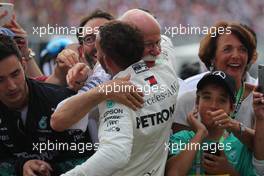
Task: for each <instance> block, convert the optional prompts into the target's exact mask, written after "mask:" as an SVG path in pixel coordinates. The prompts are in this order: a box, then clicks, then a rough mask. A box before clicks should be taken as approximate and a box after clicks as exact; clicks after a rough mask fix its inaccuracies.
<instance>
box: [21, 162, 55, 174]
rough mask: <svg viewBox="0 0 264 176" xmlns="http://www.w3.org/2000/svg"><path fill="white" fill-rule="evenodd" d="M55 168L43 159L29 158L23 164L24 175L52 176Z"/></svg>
mask: <svg viewBox="0 0 264 176" xmlns="http://www.w3.org/2000/svg"><path fill="white" fill-rule="evenodd" d="M52 171H53V169H52V168H51V166H50V165H49V164H48V163H47V162H45V161H42V160H29V161H27V162H26V163H25V164H24V166H23V176H51V173H52Z"/></svg>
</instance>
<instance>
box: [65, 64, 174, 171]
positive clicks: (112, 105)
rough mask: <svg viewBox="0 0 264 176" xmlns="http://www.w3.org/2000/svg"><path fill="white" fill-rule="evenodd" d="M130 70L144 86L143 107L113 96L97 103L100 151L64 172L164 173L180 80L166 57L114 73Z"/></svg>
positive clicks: (121, 74)
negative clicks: (121, 101)
mask: <svg viewBox="0 0 264 176" xmlns="http://www.w3.org/2000/svg"><path fill="white" fill-rule="evenodd" d="M128 74H130V75H131V82H132V83H133V84H134V85H136V86H137V87H138V88H139V89H141V90H145V91H144V94H145V96H144V100H145V103H144V107H143V108H142V109H139V110H137V111H133V110H132V109H130V108H128V107H126V106H124V105H122V104H119V103H117V102H113V101H111V100H108V101H105V102H103V103H101V104H100V105H99V111H100V125H99V142H100V146H99V149H98V151H97V152H96V153H95V154H94V155H93V156H92V157H90V158H89V159H88V160H87V161H86V162H85V163H83V164H82V165H79V166H77V167H75V168H74V169H73V170H71V171H69V172H67V173H66V174H64V176H77V175H78V176H84V175H85V176H106V175H113V176H163V175H164V170H165V164H166V160H167V156H168V150H166V144H167V143H168V139H169V135H170V132H171V125H172V122H173V120H174V116H175V113H174V112H175V107H176V99H177V94H178V89H179V85H178V80H177V78H176V77H175V72H174V70H173V69H172V67H171V64H168V61H166V60H165V61H164V62H162V63H160V64H156V65H155V67H152V68H148V67H147V66H146V64H145V62H144V61H140V62H138V63H135V64H133V65H132V66H130V67H128V68H127V69H126V70H125V71H122V72H120V73H118V74H117V75H116V76H115V77H124V76H126V75H128ZM119 88H120V87H119ZM150 89H151V91H150ZM117 91H118V90H117ZM120 91H122V90H120Z"/></svg>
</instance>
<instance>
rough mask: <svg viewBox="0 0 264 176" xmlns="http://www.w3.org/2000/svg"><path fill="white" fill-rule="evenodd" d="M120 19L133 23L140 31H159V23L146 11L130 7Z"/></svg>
mask: <svg viewBox="0 0 264 176" xmlns="http://www.w3.org/2000/svg"><path fill="white" fill-rule="evenodd" d="M120 20H121V21H124V22H127V23H130V24H133V25H135V26H136V27H137V28H138V29H139V30H140V31H141V32H142V33H153V32H157V31H158V32H159V33H160V25H159V23H158V22H157V20H156V19H155V18H154V17H153V16H152V15H151V14H150V13H148V12H145V11H143V10H139V9H132V10H128V11H127V12H125V13H124V14H123V15H122V16H121V17H120Z"/></svg>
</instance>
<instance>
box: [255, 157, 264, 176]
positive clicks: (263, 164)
mask: <svg viewBox="0 0 264 176" xmlns="http://www.w3.org/2000/svg"><path fill="white" fill-rule="evenodd" d="M252 163H253V166H254V168H255V170H256V173H257V174H258V175H264V160H257V159H256V158H255V157H254V156H253V158H252Z"/></svg>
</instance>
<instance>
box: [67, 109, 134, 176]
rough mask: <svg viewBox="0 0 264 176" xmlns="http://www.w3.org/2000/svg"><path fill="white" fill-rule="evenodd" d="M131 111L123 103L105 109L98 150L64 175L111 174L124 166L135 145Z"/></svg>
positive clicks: (101, 175) (101, 122)
mask: <svg viewBox="0 0 264 176" xmlns="http://www.w3.org/2000/svg"><path fill="white" fill-rule="evenodd" d="M101 112H102V111H101ZM131 113H132V114H133V112H132V110H130V109H128V108H126V107H125V106H123V105H119V106H117V105H115V106H114V108H110V109H106V110H105V111H103V113H102V114H101V116H102V119H100V127H99V141H100V145H99V148H98V150H97V152H96V153H95V154H94V155H93V156H92V157H90V158H89V159H88V160H87V161H86V162H84V163H83V164H81V165H79V166H76V167H75V168H74V169H73V170H71V171H69V172H67V173H66V174H63V175H62V176H108V175H109V176H110V175H113V173H116V172H117V171H119V170H121V169H122V168H124V167H125V166H126V165H127V163H128V162H129V160H130V156H131V151H132V145H133V124H132V121H131V117H130V116H131Z"/></svg>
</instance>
